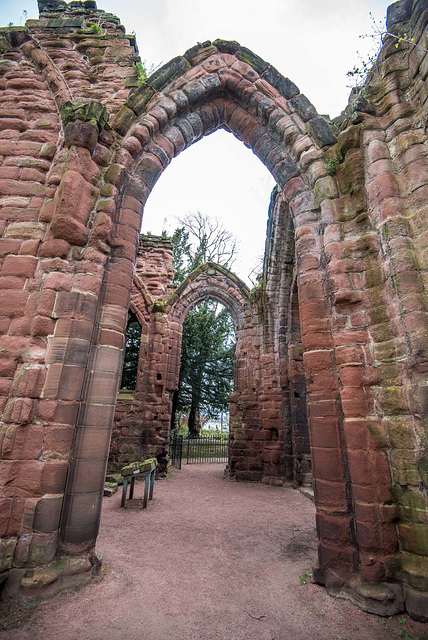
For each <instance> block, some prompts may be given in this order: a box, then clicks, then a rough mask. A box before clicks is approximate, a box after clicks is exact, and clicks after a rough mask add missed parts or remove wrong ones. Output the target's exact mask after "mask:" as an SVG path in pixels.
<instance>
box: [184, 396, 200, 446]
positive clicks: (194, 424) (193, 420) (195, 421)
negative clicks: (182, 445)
mask: <svg viewBox="0 0 428 640" xmlns="http://www.w3.org/2000/svg"><path fill="white" fill-rule="evenodd" d="M187 426H188V428H189V437H190V438H198V437H199V434H200V431H201V415H200V413H199V407H198V405H197V404H196V403H193V402H192V406H191V407H190V412H189V419H188V421H187Z"/></svg>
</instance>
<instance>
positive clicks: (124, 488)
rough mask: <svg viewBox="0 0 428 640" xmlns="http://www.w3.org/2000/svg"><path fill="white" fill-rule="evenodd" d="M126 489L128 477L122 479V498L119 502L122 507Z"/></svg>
mask: <svg viewBox="0 0 428 640" xmlns="http://www.w3.org/2000/svg"><path fill="white" fill-rule="evenodd" d="M127 489H128V478H124V479H123V487H122V500H121V502H120V506H121V507H124V506H125V502H126V490H127Z"/></svg>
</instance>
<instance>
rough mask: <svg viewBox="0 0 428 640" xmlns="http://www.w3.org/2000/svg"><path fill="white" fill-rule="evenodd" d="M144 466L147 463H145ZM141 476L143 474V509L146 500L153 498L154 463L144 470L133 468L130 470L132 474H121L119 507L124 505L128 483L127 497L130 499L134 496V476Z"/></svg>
mask: <svg viewBox="0 0 428 640" xmlns="http://www.w3.org/2000/svg"><path fill="white" fill-rule="evenodd" d="M142 464H144V463H142ZM146 466H148V465H147V464H146ZM125 469H126V467H125ZM122 472H123V469H122ZM142 476H144V497H143V509H147V503H148V501H149V500H153V489H154V486H155V476H156V463H155V464H152V465H151V468H150V469H148V470H146V471H140V470H139V469H135V470H134V471H133V472H132V475H124V476H123V487H122V500H121V502H120V506H121V507H123V508H125V507H126V499H127V498H126V494H127V492H128V485H129V487H130V488H129V498H128V499H129V500H132V499H133V497H134V488H135V480H136V478H140V477H142Z"/></svg>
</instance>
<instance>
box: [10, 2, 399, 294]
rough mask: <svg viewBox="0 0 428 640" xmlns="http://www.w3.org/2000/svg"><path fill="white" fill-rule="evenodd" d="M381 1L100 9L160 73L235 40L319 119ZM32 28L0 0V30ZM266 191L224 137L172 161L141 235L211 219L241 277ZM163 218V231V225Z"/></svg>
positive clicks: (258, 240) (260, 236)
mask: <svg viewBox="0 0 428 640" xmlns="http://www.w3.org/2000/svg"><path fill="white" fill-rule="evenodd" d="M389 4H390V2H388V1H387V0H263V2H261V1H260V0H215V2H207V1H203V0H199V1H198V0H99V1H98V8H99V9H104V10H105V11H109V12H111V13H115V14H116V15H118V16H119V17H120V18H121V20H122V23H123V24H124V25H125V26H126V28H127V32H129V33H130V32H133V31H135V33H136V34H137V43H138V46H139V51H140V55H141V58H142V59H143V60H146V61H147V62H148V63H153V64H159V63H166V62H168V61H169V60H170V59H171V58H173V57H174V56H177V55H180V54H182V53H184V52H185V51H186V49H189V48H190V47H191V46H193V45H194V44H196V43H197V42H203V41H204V40H215V39H216V38H223V39H226V40H237V41H238V42H240V43H241V44H242V45H243V46H246V47H248V48H249V49H251V50H252V51H254V53H256V54H258V55H259V56H261V57H262V58H264V59H265V60H266V61H268V62H270V63H271V64H272V65H273V66H275V67H276V68H277V69H278V71H280V72H281V73H282V74H283V75H285V76H287V77H289V78H290V79H291V80H292V81H293V82H294V83H295V84H297V86H298V87H299V89H300V91H301V92H302V93H304V94H305V95H306V96H307V97H308V98H309V100H310V101H311V102H312V103H313V104H314V106H315V107H316V109H317V110H318V112H319V113H321V114H329V115H330V116H331V117H335V116H337V115H339V114H340V112H341V111H342V110H343V109H344V108H345V106H346V104H347V101H348V95H349V91H350V90H349V88H347V86H346V85H347V84H349V81H348V79H347V77H346V72H347V71H349V70H350V69H352V67H353V66H354V65H355V64H358V57H357V53H356V52H357V51H360V52H361V53H363V52H364V51H366V50H367V49H368V48H370V47H371V46H372V43H371V41H369V40H362V39H360V38H359V35H360V34H366V33H370V32H371V22H370V17H369V12H372V14H373V15H374V17H375V18H376V20H382V19H383V18H384V16H385V13H386V8H387V6H388V5H389ZM24 9H25V10H26V11H27V13H28V17H29V18H37V17H38V10H37V2H36V1H35V0H0V22H1V23H2V25H7V24H8V23H9V22H13V23H14V24H22V16H23V13H22V12H23V10H24ZM273 186H274V181H273V179H272V177H271V176H270V174H269V172H268V171H267V169H266V168H265V167H264V166H263V165H262V163H261V162H260V161H259V160H258V158H256V157H255V156H254V155H253V154H252V153H251V151H249V150H248V149H247V148H246V147H244V145H242V144H241V143H239V142H238V141H237V140H236V139H235V138H234V137H233V136H232V135H230V134H227V133H226V132H224V131H219V132H216V133H215V134H212V135H210V136H208V137H207V138H205V139H203V140H201V141H199V142H198V143H197V144H195V145H193V146H192V147H191V148H190V149H187V150H186V151H185V152H184V153H182V154H181V155H180V156H178V158H176V159H174V161H173V162H172V163H171V165H170V167H168V169H167V170H166V171H165V172H164V174H163V175H162V176H161V178H160V179H159V181H158V183H157V184H156V185H155V187H154V189H153V193H152V194H151V196H150V198H149V200H148V203H147V205H146V210H145V213H144V220H143V227H142V228H143V231H144V232H147V231H150V232H151V233H155V234H158V233H161V231H162V230H163V229H164V228H165V229H166V230H167V231H168V233H169V232H172V231H173V230H174V228H175V227H176V226H177V222H176V219H175V216H179V217H180V216H184V215H185V214H186V213H188V212H192V211H198V210H199V211H202V212H203V213H204V214H209V215H215V216H217V217H219V218H221V220H222V221H223V225H224V226H225V227H226V228H227V229H228V230H230V231H232V232H233V233H234V234H235V235H236V236H237V237H238V239H239V247H240V259H239V261H238V262H237V263H235V265H234V270H235V271H236V273H237V274H238V275H239V276H240V277H241V278H242V279H243V280H245V281H247V282H248V280H247V276H248V274H249V273H250V271H251V270H252V268H253V267H254V265H255V263H256V262H257V257H258V256H260V255H262V254H263V251H264V241H265V235H266V221H267V210H268V205H269V198H270V193H271V191H272V188H273ZM165 218H166V219H167V220H166V223H165Z"/></svg>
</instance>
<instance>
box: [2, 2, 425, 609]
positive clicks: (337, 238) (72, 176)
mask: <svg viewBox="0 0 428 640" xmlns="http://www.w3.org/2000/svg"><path fill="white" fill-rule="evenodd" d="M90 4H91V6H90V7H89V6H88V7H87V6H86V5H79V6H77V5H76V4H75V3H72V5H70V6H69V7H67V6H66V5H63V4H61V3H58V6H57V9H58V11H59V13H60V14H61V15H62V13H64V12H65V16H64V19H63V18H60V19H59V22H58V23H55V24H57V25H58V28H60V29H61V30H62V31H61V34H62V37H63V38H64V39H65V40H66V41H67V46H66V47H64V50H63V51H62V52H59V54H58V51H57V50H56V49H55V47H58V42H57V41H55V39H52V38H51V34H52V32H51V31H50V29H52V28H56V27H52V26H49V24H48V22H47V20H48V18H49V16H48V15H47V14H46V15H45V17H44V18H43V19H42V21H41V22H40V23H39V24H38V25H35V26H33V27H31V29H33V31H32V30H31V29H30V30H25V29H24V30H22V29H21V30H20V29H14V28H11V29H10V31H8V32H7V33H6V35H5V36H3V39H4V43H3V45H4V46H3V49H4V50H5V51H6V65H5V66H4V68H5V69H6V72H5V73H6V86H7V87H8V88H9V90H10V93H9V94H8V98H9V97H10V96H12V98H13V96H15V97H16V92H17V90H19V89H23V90H25V92H27V94H28V93H31V92H37V91H38V92H40V96H42V97H43V99H44V100H45V102H46V109H47V111H48V112H49V113H51V115H52V122H51V125H52V127H51V133H50V134H49V135H47V134H46V131H45V130H41V131H37V132H36V133H32V140H31V141H28V139H27V138H25V137H23V138H20V137H19V135H20V134H19V132H20V131H21V130H22V128H23V127H24V128H25V127H27V124H26V123H33V122H34V127H36V124H35V123H36V120H35V118H34V114H33V111H34V101H33V102H32V101H31V100H28V101H27V102H24V101H22V95H20V98H21V104H22V108H23V112H24V116H25V117H23V116H22V114H20V115H19V114H18V115H19V117H18V118H17V119H16V121H13V122H12V123H9V125H8V126H9V127H11V128H10V130H11V131H15V132H18V133H17V134H16V135H17V137H16V139H15V138H14V139H13V140H12V141H10V140H7V141H6V142H5V143H3V148H2V150H3V154H4V155H3V156H2V157H6V156H7V157H8V160H9V159H12V162H11V165H5V167H7V166H12V169H7V170H6V172H5V175H6V176H8V177H7V178H5V180H6V183H5V184H4V189H6V194H7V195H8V196H10V197H12V200H13V198H14V197H18V198H21V200H19V201H18V204H20V205H21V207H18V209H20V208H23V209H24V210H25V213H24V214H23V213H22V212H21V211H18V212H17V211H16V207H14V206H13V205H12V204H11V203H10V202H9V203H8V205H7V206H6V213H5V218H4V224H3V222H2V225H1V229H2V230H4V238H3V240H5V242H3V251H4V255H5V258H4V261H3V263H2V273H1V283H2V286H5V287H9V288H10V287H12V288H15V289H16V293H15V295H14V296H13V297H12V296H10V295H9V294H8V293H6V295H4V294H3V295H2V298H1V299H2V302H3V306H2V313H3V316H2V318H3V321H2V322H3V323H2V325H1V327H2V331H3V332H4V333H3V336H2V342H1V345H0V346H1V348H2V350H3V351H2V354H3V355H4V358H2V360H4V361H5V362H4V363H3V371H4V380H5V382H4V386H3V389H4V396H2V398H3V401H2V408H3V422H4V424H5V425H7V427H6V435H5V434H3V435H4V438H3V456H5V457H6V464H4V465H3V471H2V486H3V489H2V491H3V493H2V496H3V502H2V508H3V510H4V513H5V521H6V525H5V528H4V534H5V540H6V542H5V543H4V544H5V545H6V548H7V550H8V552H7V554H6V556H7V559H6V561H5V567H6V570H9V569H10V568H11V567H13V568H12V570H11V572H10V574H9V575H10V576H11V577H10V578H9V580H8V583H7V585H8V586H7V592H8V593H14V592H17V591H20V590H21V591H25V589H27V593H30V592H31V593H34V592H36V591H37V588H38V586H39V585H40V584H41V583H40V580H41V578H40V575H42V574H40V575H39V574H37V571H35V570H34V566H33V565H35V564H36V565H37V563H39V564H47V563H50V562H51V561H53V559H54V557H55V553H57V550H58V543H57V541H58V535H59V537H60V546H59V548H60V549H61V550H62V551H65V552H67V553H68V554H80V555H81V557H82V571H83V572H85V571H86V572H88V569H90V563H92V564H93V565H94V566H96V565H97V559H96V557H95V555H94V554H93V553H92V551H93V548H94V544H95V540H96V536H97V531H98V523H99V513H100V507H101V492H102V484H103V479H104V471H105V465H106V459H107V452H108V443H109V438H110V427H111V424H112V419H113V412H114V406H115V399H116V394H117V386H118V383H119V375H120V369H121V361H122V357H123V332H124V327H125V321H126V313H127V310H128V307H129V297H130V291H131V287H132V279H133V264H134V261H135V255H136V245H137V241H138V234H139V227H140V222H141V215H142V211H143V208H144V204H145V202H146V200H147V197H148V196H149V194H150V191H151V189H152V188H153V185H154V184H155V182H156V180H157V179H158V177H159V176H160V175H161V173H162V171H163V170H164V169H165V168H166V167H167V166H168V164H169V163H170V162H171V160H172V158H173V157H174V156H175V155H177V154H178V153H180V152H181V151H183V150H184V149H185V148H186V147H188V146H189V145H190V144H193V143H194V142H195V141H197V140H198V139H200V138H201V137H202V136H203V135H207V134H209V133H211V132H213V131H215V130H216V129H218V128H219V127H222V128H224V129H226V130H228V131H230V132H232V133H233V134H234V135H235V136H236V137H238V138H239V139H240V140H242V141H243V142H244V144H246V145H247V146H248V147H250V148H251V149H252V150H253V152H254V153H255V154H256V155H257V156H258V157H259V159H260V160H261V161H262V162H263V163H264V164H265V165H266V166H267V168H268V169H269V171H270V172H271V173H272V175H273V176H274V178H275V180H276V182H277V185H278V190H279V195H278V198H279V199H280V200H281V201H282V203H283V204H282V205H281V206H284V207H285V208H286V209H287V211H288V212H289V215H290V216H291V218H290V219H292V226H293V236H294V241H295V265H296V271H295V278H296V282H297V292H298V307H299V315H300V326H301V341H302V346H303V364H304V371H305V378H306V385H307V397H308V403H307V404H308V415H309V426H310V438H311V450H312V462H313V475H314V483H315V495H316V507H317V528H318V536H319V569H318V570H317V572H316V577H317V580H318V581H319V582H322V583H325V584H326V586H327V587H328V589H329V590H330V592H332V593H335V594H339V595H341V596H343V597H348V598H351V599H353V600H354V601H356V602H357V603H358V604H359V605H360V606H363V607H365V608H367V609H368V610H370V611H375V612H380V613H392V612H395V611H399V610H401V609H402V607H403V606H404V604H403V602H404V601H405V603H406V605H405V606H406V607H407V610H408V611H409V612H410V613H411V614H412V615H414V616H415V617H419V618H421V619H424V618H426V602H427V595H426V593H427V585H426V581H424V577H423V576H424V575H425V574H426V567H427V546H426V545H427V542H426V527H425V505H426V485H427V478H426V456H427V454H426V440H425V438H426V436H425V431H424V427H423V420H424V418H425V416H426V403H425V401H424V394H425V391H426V386H425V385H426V359H425V355H424V354H425V351H426V324H425V322H426V315H425V307H424V299H425V297H426V289H425V285H424V280H423V275H424V273H423V272H424V269H426V257H425V254H424V252H423V247H424V246H425V245H426V240H425V238H424V231H423V228H424V227H423V220H424V219H425V217H426V201H427V198H426V191H427V184H428V179H427V171H426V165H427V161H426V148H425V141H426V133H425V131H424V129H423V125H422V124H421V123H423V122H424V118H425V116H426V106H425V105H426V95H427V89H426V74H425V67H424V65H425V62H424V60H425V56H426V54H425V53H424V52H423V49H422V48H418V42H419V39H420V38H421V37H422V36H423V28H424V26H425V23H426V16H425V14H424V13H423V7H422V5H421V3H420V2H417V0H414V1H413V2H402V1H400V2H398V3H395V4H394V5H393V6H392V8H390V11H389V20H388V28H389V29H390V30H392V31H395V32H396V33H401V32H402V31H403V32H406V33H410V34H414V36H415V44H411V45H410V44H409V43H406V42H404V43H401V49H396V47H395V41H393V40H391V39H390V40H389V41H388V40H387V41H386V43H385V46H384V48H383V51H382V53H381V57H380V62H379V65H377V69H378V70H377V75H376V78H375V80H376V81H375V82H374V81H373V82H372V80H370V81H369V83H368V86H367V90H366V95H363V94H361V95H360V96H359V98H358V99H357V100H356V101H355V102H354V104H353V105H352V106H351V107H350V109H349V110H348V112H347V114H345V116H344V119H343V120H342V123H341V129H342V130H341V132H340V133H339V135H338V136H337V137H336V135H335V131H334V129H333V128H332V126H331V125H330V123H329V122H328V121H326V120H325V119H323V118H322V117H320V116H318V115H317V113H316V111H315V109H314V107H313V106H312V105H311V104H310V103H309V101H308V100H307V99H306V98H305V97H304V96H303V95H301V94H300V93H299V91H298V89H297V87H296V86H295V85H294V84H293V83H292V82H291V81H289V80H288V79H286V78H284V77H283V76H281V75H280V74H279V73H278V71H276V70H275V69H274V68H273V67H272V66H271V65H269V64H268V63H266V62H265V61H263V60H262V59H261V58H259V57H258V56H256V55H255V54H253V53H252V52H251V51H249V50H247V49H245V47H241V46H240V45H238V44H237V43H235V42H225V41H220V40H218V41H216V42H215V43H203V44H202V45H197V46H196V47H194V48H192V49H190V50H189V51H187V52H186V54H185V55H184V56H180V57H178V58H175V59H174V60H172V61H171V63H169V64H168V65H165V66H164V67H163V68H162V69H160V70H159V71H157V72H156V73H155V74H154V75H153V76H152V77H151V78H149V79H148V81H147V82H146V83H145V84H144V85H143V86H136V87H135V89H134V90H133V91H131V92H130V94H129V95H128V97H127V98H126V100H125V103H124V104H123V99H124V98H125V96H126V93H127V90H126V89H125V82H124V81H123V77H127V79H128V80H129V81H130V82H131V84H132V75H133V71H132V68H133V55H134V51H133V50H132V43H131V42H130V40H129V39H128V38H126V37H125V36H124V35H123V32H122V30H121V29H120V28H119V21H118V19H116V18H115V17H114V16H108V15H107V16H105V23H104V24H105V33H104V34H103V35H101V36H100V39H97V38H94V37H92V36H90V33H89V32H88V30H87V26H86V22H85V21H88V23H90V22H91V21H92V22H97V20H98V18H99V14H98V13H97V12H96V11H95V12H94V9H93V6H92V3H90ZM42 5H43V3H42ZM54 5H55V3H54V2H52V3H50V4H49V7H48V8H52V6H54ZM43 6H45V5H43ZM45 8H46V7H45ZM70 15H71V16H72V17H73V19H72V20H71V22H70V21H69V20H68V18H69V16H70ZM42 17H43V16H42ZM85 29H86V31H85ZM412 37H413V36H412ZM131 40H132V38H131ZM39 43H42V44H39ZM70 43H71V45H72V46H70V47H69V46H68V44H70ZM77 44H78V46H77ZM421 51H422V53H420V52H421ZM50 53H52V57H53V58H55V59H56V60H57V61H59V62H58V63H57V64H56V65H54V66H52V64H51V62H52V60H51V59H50ZM54 53H55V55H54ZM115 55H117V56H119V58H121V60H122V63H123V66H122V67H121V69H122V72H123V77H121V76H120V74H118V73H117V64H116V60H115V59H114V56H115ZM7 56H9V57H7ZM61 56H62V58H61ZM103 56H105V58H103ZM84 58H87V59H84ZM100 59H101V60H102V61H103V63H104V64H105V65H106V66H105V70H107V71H106V73H104V75H103V77H102V78H101V77H100V78H99V81H98V83H97V82H96V81H95V82H94V78H95V80H96V74H95V75H94V72H93V67H94V65H96V64H98V63H97V62H95V61H96V60H98V61H99V60H100ZM17 60H19V61H20V62H21V63H22V64H15V63H16V62H17ZM58 74H59V75H58ZM70 74H71V75H70ZM91 74H92V75H91ZM109 74H110V75H109ZM89 76H90V79H91V81H89V79H88V78H89ZM61 77H63V78H65V79H67V78H68V77H69V78H70V82H69V83H66V82H65V83H64V82H62V81H61V82H60V81H59V79H61ZM111 78H114V80H111ZM71 80H72V81H71ZM137 84H138V83H137V82H136V80H135V75H134V85H137ZM64 87H68V89H67V93H66V94H64ZM70 87H72V90H71V89H70ZM14 92H15V93H14ZM25 95H26V94H25ZM106 96H107V99H106ZM64 97H65V98H67V99H68V98H70V97H71V98H72V100H71V101H70V102H68V103H63V100H64ZM12 98H11V99H12ZM54 100H56V101H57V104H58V106H60V108H61V117H62V123H61V122H59V120H58V115H57V111H56V109H55V107H54ZM98 101H99V102H98ZM103 101H106V103H107V102H108V104H109V109H110V116H112V117H111V121H110V124H109V125H108V124H107V120H108V116H109V113H108V111H107V108H106V107H105V106H104V105H103V104H102V103H103ZM12 103H13V99H12ZM73 103H74V104H73ZM13 104H14V105H15V106H14V108H16V103H13ZM29 126H30V127H33V125H32V124H30V125H29ZM34 127H33V129H34ZM60 132H61V134H62V133H63V134H64V145H62V142H61V140H62V138H60V137H59V134H60ZM14 135H15V134H14ZM19 154H21V155H22V156H24V159H26V161H28V159H30V160H32V161H33V164H32V165H31V166H32V167H34V166H35V164H34V162H35V163H36V165H37V169H36V173H34V172H29V171H28V170H27V169H28V162H27V165H26V164H25V162H24V164H22V163H21V164H19V163H17V162H15V161H13V158H15V157H18V158H21V155H19ZM25 181H28V182H29V184H30V185H31V186H30V187H28V186H25V185H24V186H23V185H22V182H25ZM30 199H31V200H30ZM24 201H25V202H24ZM15 205H16V202H15ZM24 205H25V206H24ZM279 217H280V216H279ZM3 227H4V229H3ZM277 230H278V231H279V232H281V229H279V228H278V229H277ZM277 276H279V279H278V277H277ZM281 277H283V274H282V275H281V273H278V272H277V273H276V274H275V269H273V270H272V272H271V273H269V272H267V275H266V278H267V280H266V283H265V291H266V292H267V296H266V298H265V299H263V300H262V301H261V308H262V312H263V314H265V318H266V323H265V324H264V325H263V331H261V332H260V333H258V334H257V335H255V336H254V338H253V340H252V346H254V348H257V349H259V350H260V353H261V356H260V358H261V359H262V360H261V361H262V362H263V367H264V371H265V372H266V373H265V376H264V378H263V380H262V381H261V387H260V390H259V398H260V402H261V403H262V404H263V407H264V408H263V409H262V411H270V410H272V411H275V406H272V407H270V406H269V397H270V396H269V394H270V393H271V391H272V388H270V386H269V381H270V380H273V381H275V383H276V385H277V387H278V384H279V386H280V385H281V382H280V381H281V380H284V379H285V378H284V377H282V378H281V376H284V375H286V368H287V361H286V359H285V361H284V358H281V357H280V356H279V355H277V354H280V353H284V352H283V351H281V349H280V348H279V344H280V343H281V336H283V335H284V332H283V330H284V329H285V327H286V320H285V319H286V317H287V304H288V302H287V298H286V296H285V290H284V288H281ZM11 278H12V280H11ZM277 284H278V286H277ZM275 292H276V293H275ZM275 305H276V306H277V307H278V310H279V311H280V313H276V312H275V309H274V308H273V306H275ZM159 357H160V359H161V360H162V359H163V358H165V359H167V354H163V353H159ZM278 365H279V367H278ZM255 388H256V387H255ZM251 389H252V387H251ZM246 400H248V402H249V403H250V404H251V402H253V400H254V398H253V397H252V395H251V394H250V395H249V397H248V398H247V399H246ZM261 418H263V419H268V416H266V415H263V416H261ZM63 496H64V498H63ZM36 548H38V549H39V550H40V549H42V552H40V553H39V552H38V555H37V554H36ZM55 566H56V565H55ZM397 567H398V568H397ZM52 571H56V572H57V573H55V575H56V581H57V582H56V584H57V585H58V586H61V584H64V582H61V580H63V578H64V575H65V573H64V571H63V572H62V573H61V570H60V568H59V565H58V567H56V568H53V569H52ZM4 575H5V574H4ZM38 575H39V577H37V576H38ZM379 584H380V585H382V589H380V588H379ZM28 590H30V591H28ZM53 590H54V589H53Z"/></svg>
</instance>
